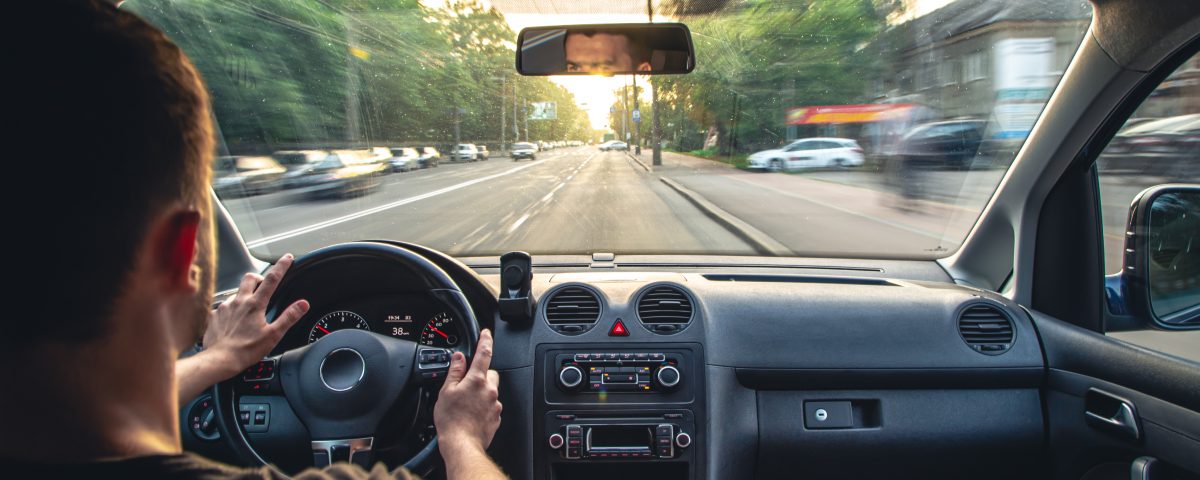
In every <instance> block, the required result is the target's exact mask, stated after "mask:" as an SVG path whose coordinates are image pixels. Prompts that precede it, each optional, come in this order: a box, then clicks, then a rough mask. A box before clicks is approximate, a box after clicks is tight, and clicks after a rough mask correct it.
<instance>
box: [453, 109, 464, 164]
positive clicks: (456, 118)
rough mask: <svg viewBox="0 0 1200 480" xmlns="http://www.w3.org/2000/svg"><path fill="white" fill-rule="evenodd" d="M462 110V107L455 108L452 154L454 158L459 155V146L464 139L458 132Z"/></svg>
mask: <svg viewBox="0 0 1200 480" xmlns="http://www.w3.org/2000/svg"><path fill="white" fill-rule="evenodd" d="M462 110H463V109H462V108H461V107H454V150H452V152H453V153H451V154H450V155H451V156H452V157H453V156H454V155H458V145H459V144H461V143H462V138H461V137H460V136H459V131H458V130H459V129H458V124H459V123H461V120H460V118H459V113H461V112H462Z"/></svg>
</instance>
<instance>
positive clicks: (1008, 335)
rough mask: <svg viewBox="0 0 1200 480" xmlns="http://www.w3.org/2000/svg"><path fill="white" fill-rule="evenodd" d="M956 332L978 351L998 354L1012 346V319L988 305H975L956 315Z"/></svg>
mask: <svg viewBox="0 0 1200 480" xmlns="http://www.w3.org/2000/svg"><path fill="white" fill-rule="evenodd" d="M958 332H959V333H960V334H962V338H963V340H964V341H966V342H967V345H970V346H971V348H973V349H975V351H977V352H979V353H984V354H987V355H999V354H1001V353H1004V352H1007V351H1008V349H1009V348H1012V342H1013V324H1012V321H1011V320H1009V319H1008V316H1007V315H1005V314H1004V312H1001V311H1000V309H998V308H996V307H993V306H990V305H976V306H973V307H970V308H968V309H967V310H966V311H964V312H963V313H962V316H960V317H958Z"/></svg>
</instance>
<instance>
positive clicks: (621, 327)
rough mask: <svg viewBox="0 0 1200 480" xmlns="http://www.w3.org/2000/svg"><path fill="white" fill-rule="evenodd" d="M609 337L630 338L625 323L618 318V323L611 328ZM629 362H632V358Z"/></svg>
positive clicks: (614, 323)
mask: <svg viewBox="0 0 1200 480" xmlns="http://www.w3.org/2000/svg"><path fill="white" fill-rule="evenodd" d="M608 336H610V337H628V336H629V329H628V328H625V322H623V321H621V319H619V318H618V319H617V321H615V322H613V326H612V328H610V329H609V330H608ZM630 355H631V354H630ZM627 360H632V358H629V359H627Z"/></svg>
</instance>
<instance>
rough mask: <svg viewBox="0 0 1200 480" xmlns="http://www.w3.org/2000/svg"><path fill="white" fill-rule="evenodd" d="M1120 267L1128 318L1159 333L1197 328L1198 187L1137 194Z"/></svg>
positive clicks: (1159, 188)
mask: <svg viewBox="0 0 1200 480" xmlns="http://www.w3.org/2000/svg"><path fill="white" fill-rule="evenodd" d="M1123 263H1124V267H1123V268H1122V271H1121V274H1120V275H1121V277H1122V281H1123V282H1122V283H1123V284H1124V292H1123V293H1124V297H1125V302H1126V304H1127V306H1128V308H1129V313H1131V314H1133V315H1134V316H1137V317H1143V318H1148V319H1150V320H1152V321H1153V322H1154V323H1155V325H1156V326H1158V327H1159V328H1165V329H1172V330H1178V329H1193V328H1200V186H1197V185H1159V186H1156V187H1151V188H1148V189H1146V190H1144V191H1142V193H1140V194H1138V196H1137V198H1135V199H1134V201H1133V204H1132V205H1131V206H1130V208H1129V223H1128V226H1127V228H1126V233H1125V260H1124V262H1123Z"/></svg>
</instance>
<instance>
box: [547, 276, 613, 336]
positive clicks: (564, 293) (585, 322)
mask: <svg viewBox="0 0 1200 480" xmlns="http://www.w3.org/2000/svg"><path fill="white" fill-rule="evenodd" d="M599 319H600V298H599V297H598V296H596V293H595V292H593V291H591V290H589V289H586V288H583V287H566V288H563V289H561V290H557V291H555V292H554V293H551V294H550V299H549V300H546V323H549V324H550V328H552V329H554V330H555V331H557V332H558V333H562V334H567V335H575V334H579V333H583V332H586V331H588V330H591V328H592V326H593V325H595V324H596V320H599Z"/></svg>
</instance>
